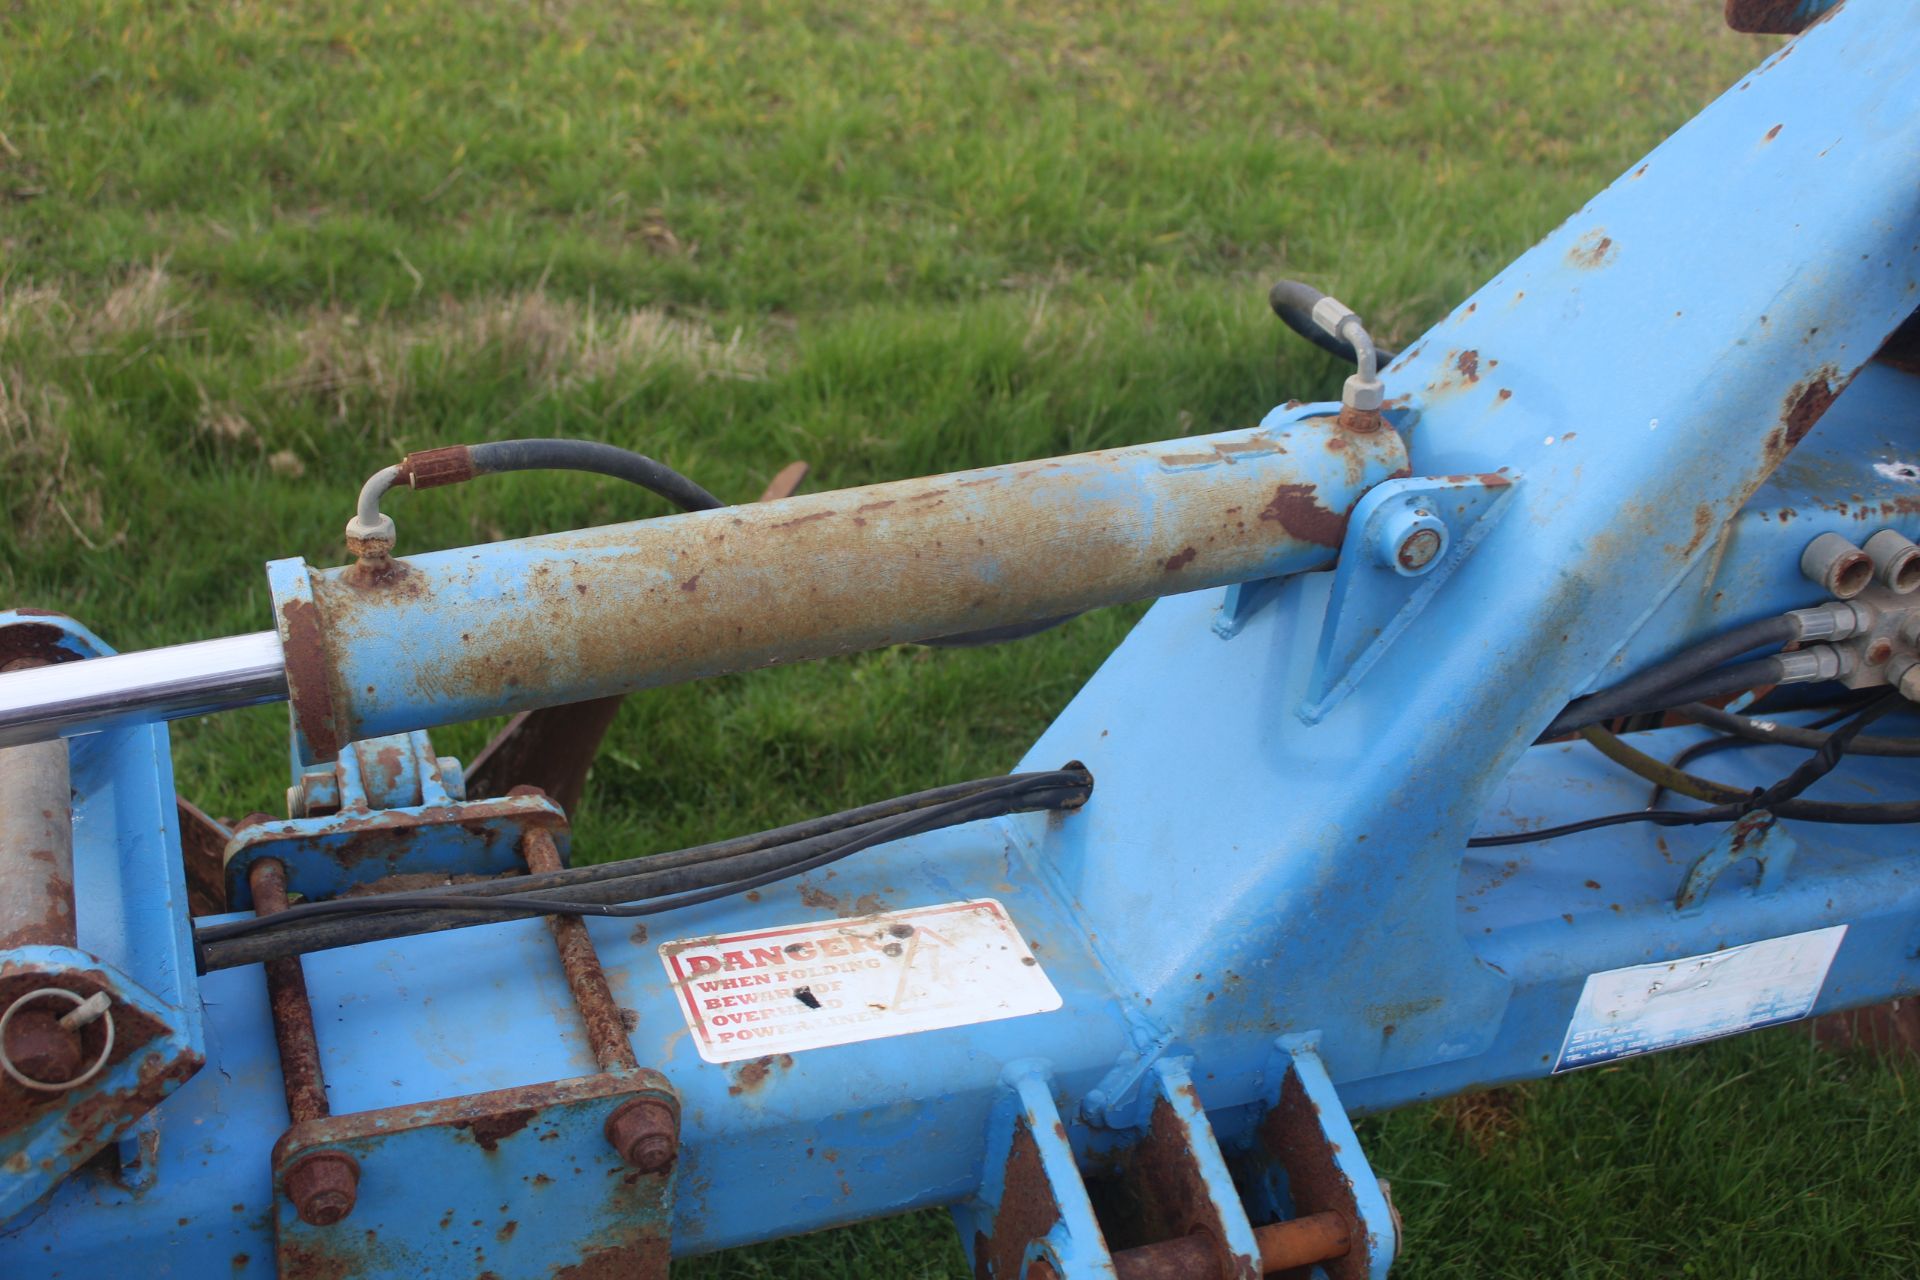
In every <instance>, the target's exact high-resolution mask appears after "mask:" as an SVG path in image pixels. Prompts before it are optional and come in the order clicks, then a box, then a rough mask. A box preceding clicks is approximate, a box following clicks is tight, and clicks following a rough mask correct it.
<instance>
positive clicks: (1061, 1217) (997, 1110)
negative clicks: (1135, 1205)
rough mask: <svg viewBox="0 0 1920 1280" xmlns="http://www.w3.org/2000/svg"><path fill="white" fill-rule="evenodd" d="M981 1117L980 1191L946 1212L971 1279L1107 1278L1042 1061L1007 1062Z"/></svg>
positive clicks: (1102, 1246)
mask: <svg viewBox="0 0 1920 1280" xmlns="http://www.w3.org/2000/svg"><path fill="white" fill-rule="evenodd" d="M1001 1079H1002V1083H1003V1085H1004V1088H1003V1089H1002V1092H1001V1094H1000V1096H999V1098H998V1099H997V1100H996V1101H995V1103H994V1106H993V1110H992V1112H991V1113H990V1115H989V1116H988V1119H987V1154H986V1166H985V1170H984V1176H983V1177H982V1178H981V1182H980V1190H979V1191H978V1193H976V1194H975V1196H974V1197H973V1198H972V1199H971V1200H968V1201H966V1202H964V1203H962V1204H959V1205H956V1206H955V1207H954V1210H953V1216H954V1221H955V1224H956V1225H957V1226H958V1228H959V1231H960V1241H961V1243H962V1244H963V1245H964V1246H965V1247H966V1250H967V1254H968V1256H969V1257H970V1258H971V1259H972V1261H973V1274H974V1275H975V1276H976V1277H978V1280H1082V1278H1083V1277H1086V1278H1093V1277H1100V1278H1103V1280H1112V1277H1113V1274H1114V1271H1113V1259H1112V1257H1111V1256H1110V1255H1109V1254H1108V1253H1107V1244H1106V1238H1105V1237H1104V1236H1103V1235H1102V1234H1101V1231H1100V1223H1099V1220H1098V1219H1097V1218H1096V1217H1095V1216H1094V1211H1093V1201H1092V1200H1091V1199H1089V1198H1088V1196H1087V1188H1086V1184H1085V1183H1083V1182H1082V1181H1081V1180H1080V1170H1079V1168H1078V1167H1077V1166H1076V1165H1075V1163H1074V1154H1073V1147H1072V1145H1071V1144H1070V1143H1069V1142H1068V1140H1067V1126H1066V1124H1065V1122H1064V1121H1062V1120H1061V1118H1060V1109H1059V1107H1058V1106H1056V1105H1055V1103H1054V1098H1053V1089H1052V1082H1051V1078H1050V1073H1049V1072H1048V1070H1047V1067H1046V1066H1045V1064H1043V1063H1038V1062H1033V1061H1020V1062H1013V1063H1009V1064H1008V1065H1007V1068H1006V1070H1005V1072H1004V1073H1003V1074H1002V1077H1001Z"/></svg>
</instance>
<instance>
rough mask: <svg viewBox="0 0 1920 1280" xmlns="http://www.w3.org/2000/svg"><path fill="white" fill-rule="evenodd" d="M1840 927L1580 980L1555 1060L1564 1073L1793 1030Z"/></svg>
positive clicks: (1808, 1006) (1809, 1006)
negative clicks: (1776, 1029)
mask: <svg viewBox="0 0 1920 1280" xmlns="http://www.w3.org/2000/svg"><path fill="white" fill-rule="evenodd" d="M1846 935H1847V926H1845V925H1843V924H1837V925H1834V926H1833V927H1831V928H1828V929H1815V930H1813V931H1812V932H1810V933H1795V934H1790V935H1788V936H1787V937H1784V938H1768V939H1767V940H1766V941H1764V942H1749V943H1747V944H1746V945H1745V946H1740V947H1729V948H1727V949H1726V950H1725V951H1712V952H1708V953H1707V954H1706V955H1701V956H1683V957H1682V958H1680V959H1678V960H1665V961H1662V962H1660V963H1658V964H1637V965H1634V966H1633V967H1631V968H1627V969H1609V970H1607V971H1606V972H1605V973H1594V974H1589V975H1587V984H1586V986H1585V988H1584V989H1582V990H1581V992H1580V1003H1579V1004H1578V1005H1576V1006H1575V1007H1574V1010H1573V1021H1572V1022H1570V1023H1569V1024H1568V1025H1567V1038H1566V1040H1565V1041H1564V1042H1563V1043H1562V1044H1561V1046H1560V1060H1559V1061H1558V1062H1557V1063H1555V1064H1554V1067H1553V1069H1554V1070H1555V1071H1556V1072H1558V1071H1571V1070H1572V1069H1573V1068H1575V1067H1590V1066H1593V1065H1595V1064H1596V1063H1601V1062H1611V1061H1613V1060H1614V1059H1615V1058H1626V1057H1631V1056H1632V1055H1634V1054H1637V1053H1652V1052H1654V1051H1655V1050H1657V1049H1672V1048H1675V1047H1676V1046H1679V1045H1683V1044H1693V1043H1695V1042H1697V1041H1700V1040H1713V1039H1717V1038H1719V1037H1720V1036H1730V1035H1734V1034H1736V1033H1738V1032H1741V1031H1752V1030H1755V1029H1757V1028H1760V1027H1768V1026H1772V1025H1773V1024H1774V1023H1776V1022H1792V1021H1793V1020H1794V1019H1796V1018H1804V1017H1806V1016H1807V1015H1808V1014H1809V1013H1811V1012H1812V1011H1813V1002H1814V1001H1815V1000H1817V999H1819V997H1820V988H1821V986H1822V985H1823V984H1824V983H1825V982H1826V980H1827V969H1828V967H1829V966H1830V965H1832V964H1833V957H1834V953H1836V952H1837V951H1839V950H1840V940H1841V939H1842V938H1844V937H1846Z"/></svg>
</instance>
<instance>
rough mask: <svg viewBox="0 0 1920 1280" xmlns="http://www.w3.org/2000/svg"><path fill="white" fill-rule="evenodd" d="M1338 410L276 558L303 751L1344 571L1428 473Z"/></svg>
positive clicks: (325, 752)
mask: <svg viewBox="0 0 1920 1280" xmlns="http://www.w3.org/2000/svg"><path fill="white" fill-rule="evenodd" d="M1405 468H1406V447H1405V445H1404V444H1403V443H1402V441H1401V440H1400V438H1399V437H1398V436H1397V435H1396V434H1395V433H1394V432H1393V431H1392V430H1391V429H1390V428H1385V427H1382V428H1379V429H1376V430H1372V431H1352V430H1348V429H1345V428H1343V427H1342V426H1340V424H1339V423H1338V421H1337V420H1336V419H1335V418H1332V417H1326V416H1321V417H1311V418H1303V419H1300V420H1297V421H1292V422H1288V423H1283V424H1279V425H1275V426H1272V427H1270V428H1264V429H1258V430H1249V431H1238V432H1231V433H1226V434H1222V435H1215V436H1204V437H1199V438H1196V439H1189V440H1175V441H1168V442H1164V443H1160V444H1151V445H1141V446H1136V447H1132V448H1125V449H1113V450H1103V451H1100V452H1097V453H1087V454H1078V455H1073V456H1069V457H1064V458H1055V459H1050V460H1046V461H1038V462H1023V463H1017V464H1014V465H1011V466H1003V467H991V468H987V469H984V470H980V471H971V472H962V473H959V474H955V475H948V476H936V477H932V478H927V479H916V480H903V481H896V482H893V483H890V484H881V485H874V486H871V487H869V488H865V489H851V490H843V491H841V492H837V493H823V494H807V495H803V496H800V497H793V498H787V499H785V500H783V501H779V502H769V503H757V504H753V505H749V506H739V507H729V508H726V509H724V510H717V511H701V512H695V513H692V514H687V515H679V516H670V517H665V518H662V519H658V520H649V521H643V522H639V523H632V524H622V525H612V526H608V527H605V528H599V529H587V530H580V531H576V532H571V533H562V534H552V535H547V536H544V537H538V538H529V539H524V540H521V541H518V542H505V543H497V544H494V545H491V546H486V547H473V548H466V549H463V550H457V551H443V552H435V553H433V554H429V555H423V556H418V557H414V558H412V559H408V560H396V561H395V562H394V567H393V570H392V572H390V573H388V574H386V575H383V576H382V577H381V578H380V579H379V580H378V581H377V582H368V581H367V580H366V579H365V577H364V575H359V574H356V573H354V572H352V571H351V569H333V570H325V571H320V572H314V571H311V570H309V569H308V568H307V566H306V565H304V564H303V563H301V562H300V561H288V560H283V561H276V562H275V563H274V564H273V565H271V566H269V569H268V575H269V579H270V581H271V583H272V586H273V594H274V606H275V614H276V622H277V625H278V628H279V632H280V639H281V641H282V644H283V646H284V650H285V656H286V671H287V682H288V687H289V690H290V694H291V697H292V701H293V706H294V718H295V723H296V726H297V727H298V729H299V733H300V738H301V741H302V753H303V756H304V757H305V758H307V759H310V760H323V759H331V758H333V757H334V756H335V755H337V754H338V752H339V749H340V746H341V744H342V743H344V742H349V741H353V740H355V739H360V738H367V737H372V736H377V735H381V734H387V733H396V732H401V731H404V730H409V729H418V728H425V727H428V726H431V725H437V724H448V723H454V722H459V721H466V720H472V719H476V718H478V717H481V716H486V715H495V714H500V713H504V712H513V711H519V710H524V709H527V708H530V707H536V706H544V705H552V704H555V703H561V702H569V701H578V700H581V699H585V698H595V697H605V696H608V695H610V694H616V693H624V692H628V691H631V690H633V689H640V688H647V687H651V686H655V685H662V684H670V683H674V682H676V681H683V680H691V679H697V678H700V677H704V676H711V675H720V674H724V673H727V672H732V671H742V670H749V669H752V668H756V667H764V666H771V665H775V664H778V663H785V662H795V661H800V660H804V659H809V658H821V657H827V656H829V655H832V654H841V653H853V652H857V651H859V650H863V649H871V648H876V647H879V646H882V645H887V644H894V643H899V642H903V641H911V640H921V639H926V638H929V637H934V636H943V635H952V634H955V633H958V632H968V631H979V630H982V629H986V628H992V627H997V626H1004V625H1009V624H1014V623H1021V622H1030V621H1034V620H1037V619H1041V618H1052V617H1059V616H1061V615H1065V614H1071V613H1074V612H1077V611H1080V610H1084V609H1090V608H1096V607H1099V606H1103V605H1110V604H1118V603H1121V602H1123V601H1127V600H1137V599H1143V598H1147V597H1152V596H1162V595H1173V594H1178V593H1180V592H1186V591H1193V590H1197V589H1199V588H1202V587H1210V586H1220V585H1224V584H1226V583H1231V582H1242V581H1247V580H1250V579H1255V578H1270V577H1278V576H1282V575H1285V574H1290V573H1298V572H1302V571H1305V570H1309V569H1319V568H1325V567H1326V566H1328V565H1330V564H1332V563H1333V561H1334V559H1335V558H1336V556H1337V554H1338V548H1339V545H1340V541H1341V538H1342V536H1343V535H1344V533H1345V532H1346V522H1347V515H1348V513H1349V512H1350V511H1351V510H1352V508H1353V505H1354V503H1355V502H1356V501H1358V499H1359V498H1360V496H1361V495H1362V494H1363V493H1365V492H1366V491H1367V490H1368V489H1370V488H1372V487H1373V486H1374V485H1375V484H1378V483H1379V482H1381V481H1383V480H1386V479H1388V478H1390V477H1392V476H1396V475H1404V474H1405V473H1406V472H1405Z"/></svg>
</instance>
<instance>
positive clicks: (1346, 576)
mask: <svg viewBox="0 0 1920 1280" xmlns="http://www.w3.org/2000/svg"><path fill="white" fill-rule="evenodd" d="M1519 481H1520V477H1519V476H1517V475H1513V474H1510V473H1507V472H1494V473H1489V474H1485V475H1462V476H1415V477H1412V478H1410V479H1405V480H1388V481H1385V482H1384V483H1381V484H1378V485H1375V486H1374V487H1373V488H1372V489H1369V490H1368V491H1367V494H1366V496H1365V497H1363V498H1361V499H1360V501H1359V503H1358V504H1357V505H1356V506H1355V507H1354V509H1353V514H1352V515H1351V516H1350V517H1348V519H1347V532H1346V537H1345V539H1344V540H1343V542H1342V544H1341V547H1340V564H1339V567H1337V568H1336V569H1335V570H1334V574H1333V587H1332V590H1331V591H1330V592H1329V594H1328V597H1327V618H1326V624H1325V626H1323V627H1322V628H1321V631H1320V645H1319V648H1318V650H1317V651H1316V652H1315V654H1314V660H1313V672H1312V674H1311V675H1310V676H1309V677H1308V680H1307V694H1306V697H1305V698H1304V699H1303V700H1302V701H1301V704H1300V707H1299V716H1300V718H1301V719H1302V720H1304V721H1305V722H1306V723H1308V724H1316V723H1318V722H1319V721H1320V720H1321V718H1322V717H1324V716H1325V715H1326V714H1327V713H1328V712H1329V711H1331V710H1333V708H1334V707H1336V706H1338V705H1339V703H1340V700H1341V699H1343V698H1345V697H1346V696H1347V694H1349V693H1351V692H1352V691H1353V688H1354V686H1355V685H1357V684H1358V683H1359V682H1360V679H1361V677H1363V676H1365V675H1366V673H1367V671H1368V669H1369V668H1371V667H1372V666H1373V664H1374V663H1375V662H1378V661H1379V660H1380V656H1381V655H1382V654H1383V653H1385V652H1386V651H1387V649H1388V648H1389V647H1390V646H1391V645H1392V644H1393V642H1394V641H1395V640H1396V639H1398V638H1399V637H1400V635H1401V633H1402V632H1404V631H1405V630H1406V629H1407V627H1408V626H1409V625H1411V624H1412V622H1413V620H1414V619H1415V618H1417V617H1418V616H1419V615H1420V611H1421V610H1423V609H1425V608H1426V607H1427V604H1428V602H1430V601H1431V600H1432V599H1433V598H1434V596H1435V595H1436V594H1438V593H1439V591H1440V588H1441V587H1442V586H1443V585H1445V583H1446V581H1447V579H1448V578H1450V577H1452V576H1453V573H1454V571H1455V570H1456V569H1458V568H1459V567H1460V566H1461V565H1462V564H1463V563H1465V562H1466V558H1467V557H1468V556H1469V555H1471V554H1472V552H1473V549H1474V547H1475V546H1476V545H1478V543H1479V542H1480V540H1481V539H1482V538H1484V537H1485V536H1486V534H1487V532H1488V531H1489V530H1490V529H1492V528H1493V526H1494V525H1495V524H1496V523H1498V522H1499V519H1500V517H1501V516H1502V515H1504V514H1505V512H1506V508H1507V507H1508V505H1510V504H1509V503H1508V502H1507V498H1508V495H1510V494H1511V493H1512V492H1513V490H1514V488H1515V486H1516V485H1517V484H1518V483H1519Z"/></svg>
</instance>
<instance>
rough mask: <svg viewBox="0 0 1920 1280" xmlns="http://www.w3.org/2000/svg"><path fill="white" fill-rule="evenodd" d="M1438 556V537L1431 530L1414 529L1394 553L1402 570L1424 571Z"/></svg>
mask: <svg viewBox="0 0 1920 1280" xmlns="http://www.w3.org/2000/svg"><path fill="white" fill-rule="evenodd" d="M1439 554H1440V535H1439V534H1438V533H1435V532H1434V531H1433V530H1432V529H1416V530H1414V531H1413V533H1412V534H1411V535H1410V536H1409V537H1408V538H1407V540H1406V541H1405V542H1402V543H1401V544H1400V549H1399V550H1398V551H1396V552H1395V553H1394V557H1395V558H1396V559H1397V560H1399V562H1400V566H1401V567H1402V568H1404V569H1415V570H1418V569H1424V568H1425V567H1426V566H1427V565H1428V564H1430V563H1431V562H1432V560H1433V558H1434V557H1435V556H1437V555H1439Z"/></svg>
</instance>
